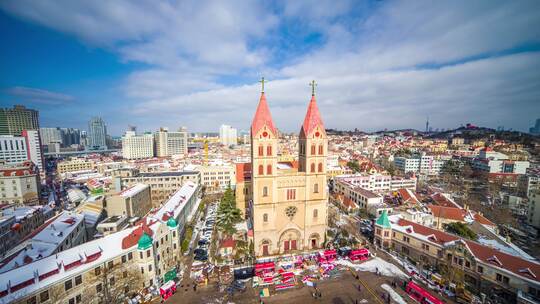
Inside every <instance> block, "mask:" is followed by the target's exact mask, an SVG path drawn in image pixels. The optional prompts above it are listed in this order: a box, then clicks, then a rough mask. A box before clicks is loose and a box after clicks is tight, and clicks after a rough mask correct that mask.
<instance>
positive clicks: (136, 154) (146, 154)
mask: <svg viewBox="0 0 540 304" xmlns="http://www.w3.org/2000/svg"><path fill="white" fill-rule="evenodd" d="M122 157H123V158H125V159H143V158H151V157H154V138H153V136H152V134H149V133H145V134H142V135H137V134H136V133H135V131H126V134H125V135H124V136H123V137H122Z"/></svg>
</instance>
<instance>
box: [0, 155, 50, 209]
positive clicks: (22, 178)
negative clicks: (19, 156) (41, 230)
mask: <svg viewBox="0 0 540 304" xmlns="http://www.w3.org/2000/svg"><path fill="white" fill-rule="evenodd" d="M39 187H40V182H39V171H38V168H37V166H36V165H34V163H32V162H30V161H26V162H23V163H20V164H18V165H3V166H1V167H0V202H2V203H10V204H25V205H35V204H38V203H39Z"/></svg>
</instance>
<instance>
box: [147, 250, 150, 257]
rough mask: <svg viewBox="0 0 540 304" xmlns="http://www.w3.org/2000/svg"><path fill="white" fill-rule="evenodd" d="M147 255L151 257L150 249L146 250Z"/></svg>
mask: <svg viewBox="0 0 540 304" xmlns="http://www.w3.org/2000/svg"><path fill="white" fill-rule="evenodd" d="M146 257H147V258H149V257H150V249H148V250H146Z"/></svg>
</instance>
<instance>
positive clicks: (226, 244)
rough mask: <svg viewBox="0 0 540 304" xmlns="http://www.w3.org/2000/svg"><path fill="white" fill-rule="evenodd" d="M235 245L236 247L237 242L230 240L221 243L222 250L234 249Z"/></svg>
mask: <svg viewBox="0 0 540 304" xmlns="http://www.w3.org/2000/svg"><path fill="white" fill-rule="evenodd" d="M235 245H236V242H235V241H234V240H233V239H231V238H228V239H224V240H223V241H221V246H220V247H221V248H234V246H235Z"/></svg>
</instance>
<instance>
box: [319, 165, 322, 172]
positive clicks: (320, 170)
mask: <svg viewBox="0 0 540 304" xmlns="http://www.w3.org/2000/svg"><path fill="white" fill-rule="evenodd" d="M319 172H322V163H319Z"/></svg>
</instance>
